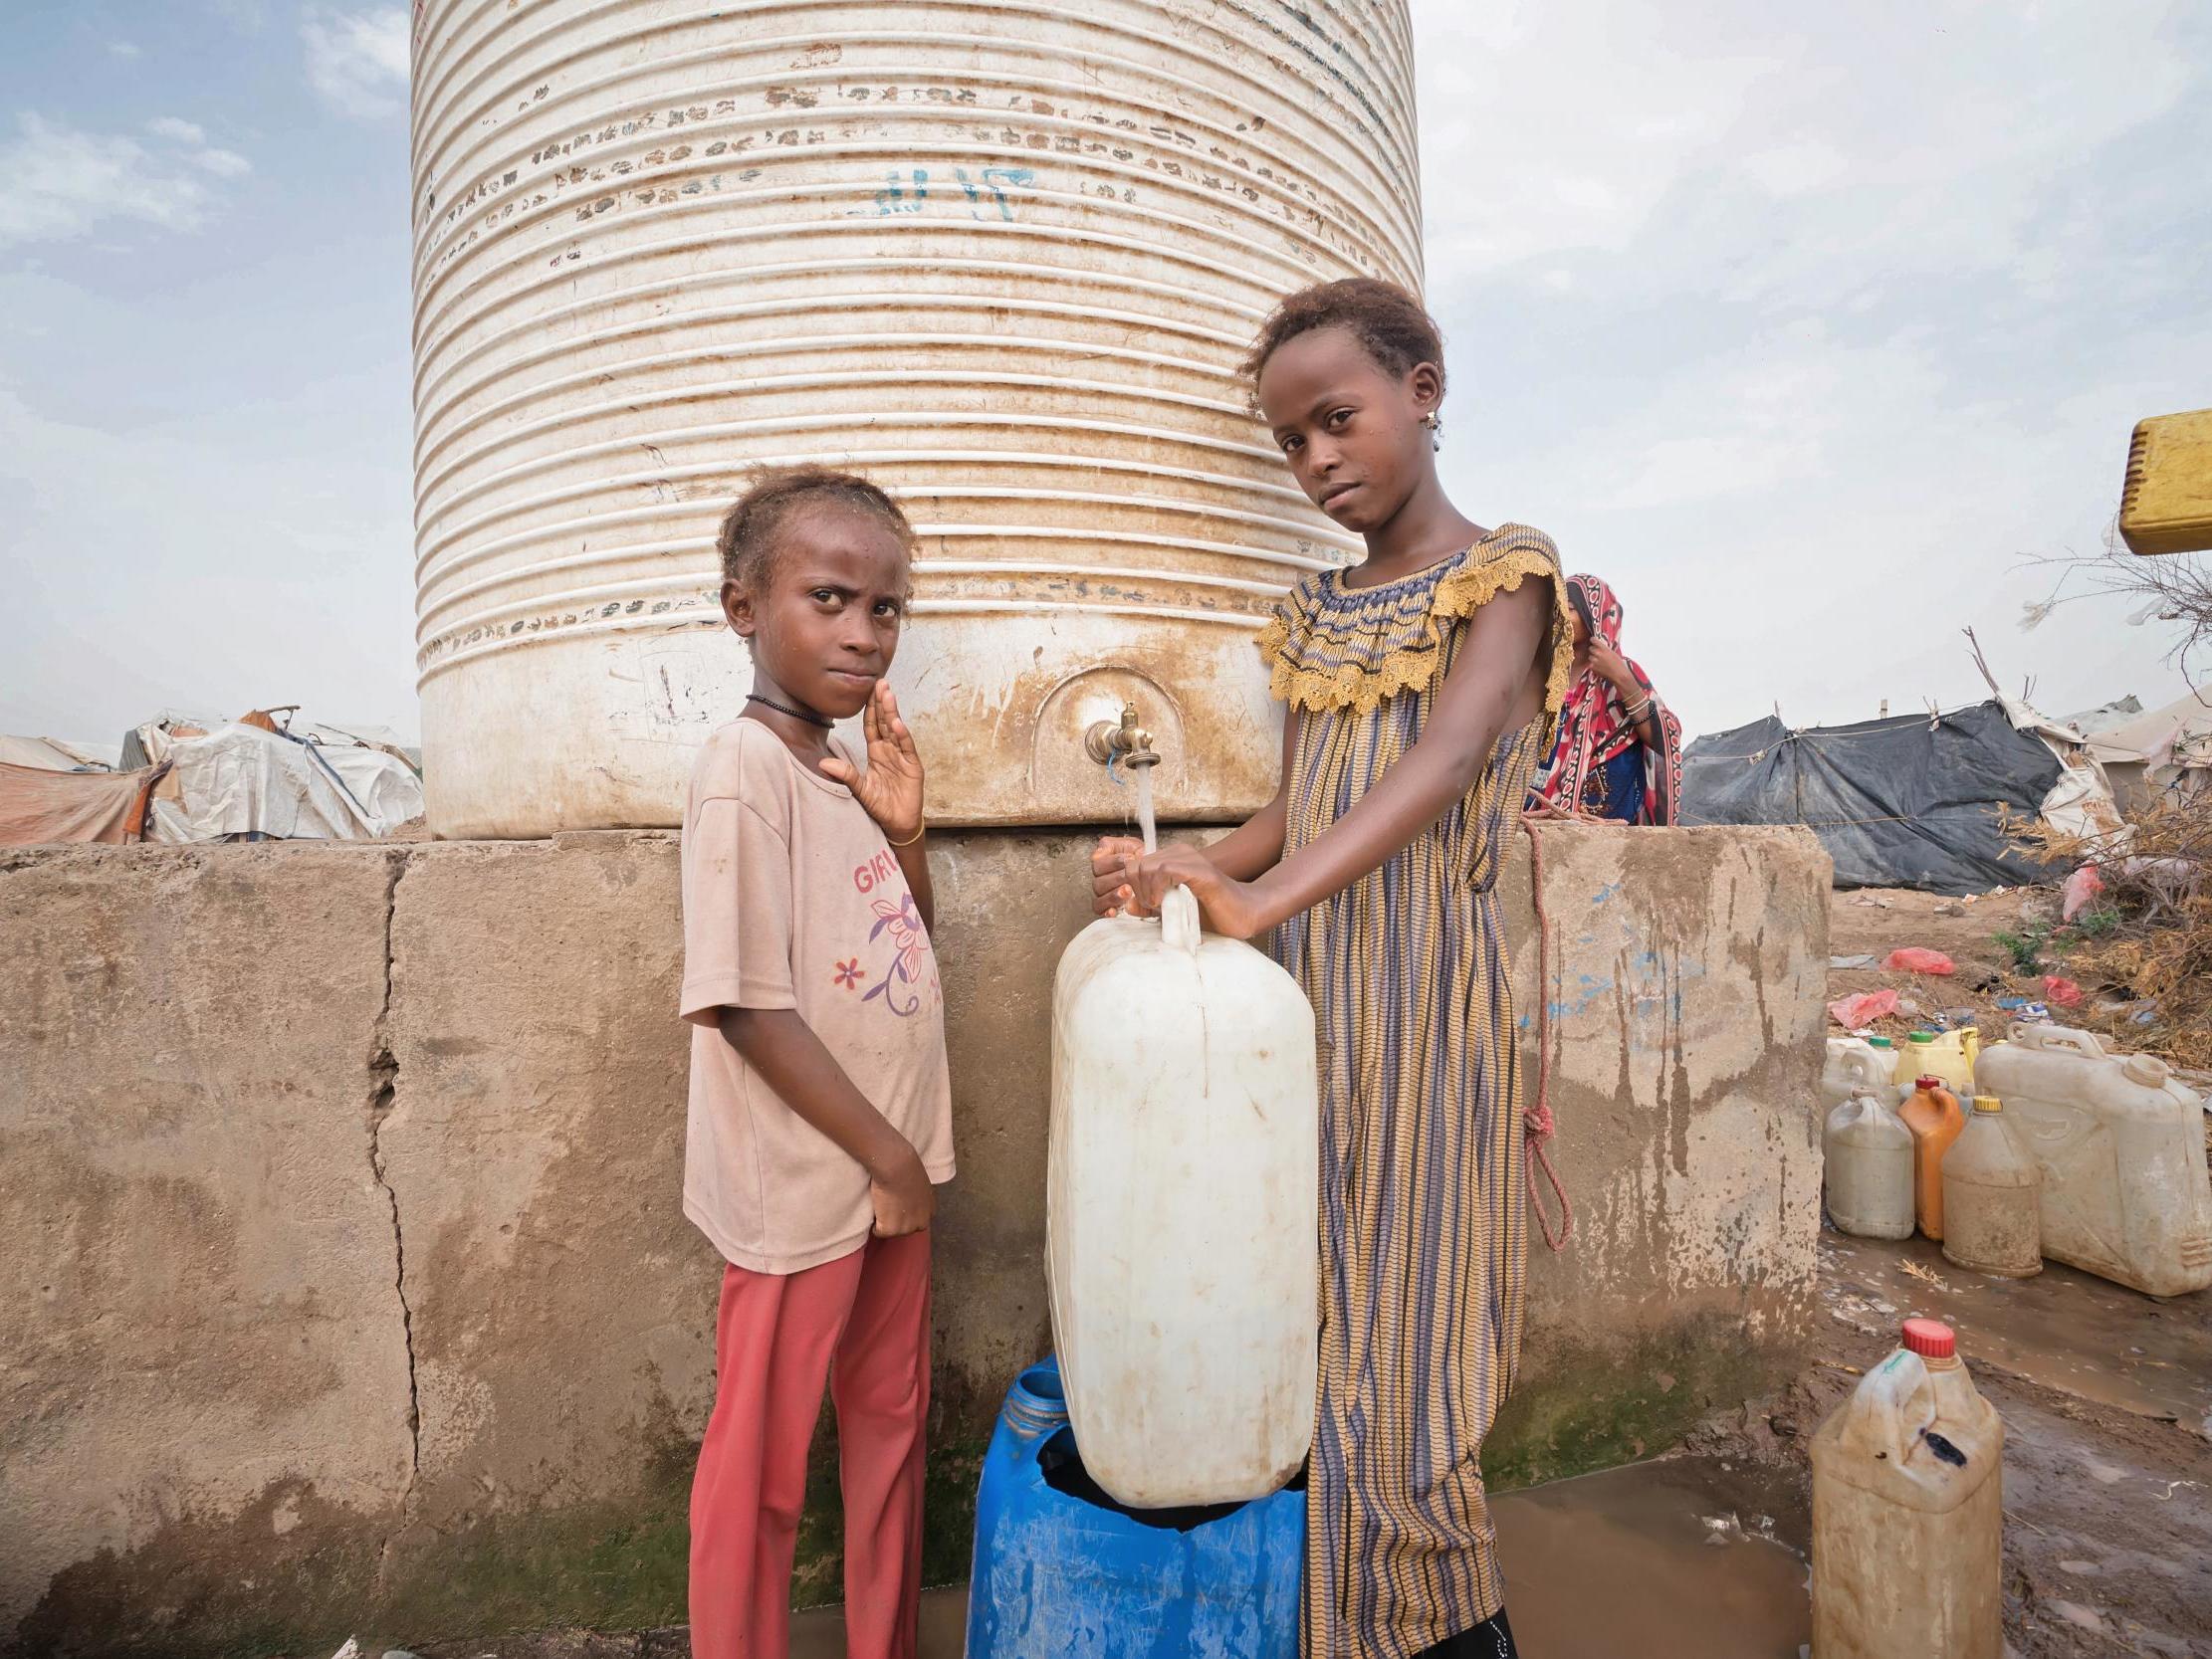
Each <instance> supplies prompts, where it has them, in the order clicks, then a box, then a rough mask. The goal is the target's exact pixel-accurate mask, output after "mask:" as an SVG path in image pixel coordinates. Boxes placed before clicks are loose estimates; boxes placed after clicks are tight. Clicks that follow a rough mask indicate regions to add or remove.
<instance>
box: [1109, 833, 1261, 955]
mask: <svg viewBox="0 0 2212 1659" xmlns="http://www.w3.org/2000/svg"><path fill="white" fill-rule="evenodd" d="M1128 870H1129V875H1128V877H1127V883H1128V885H1129V886H1130V887H1132V888H1134V889H1135V890H1136V891H1135V895H1134V897H1133V898H1132V899H1131V900H1130V910H1131V911H1132V913H1134V914H1136V915H1139V916H1157V915H1159V914H1160V904H1161V901H1162V900H1164V899H1166V898H1167V896H1168V895H1169V894H1170V893H1172V892H1174V891H1175V890H1176V889H1177V888H1179V887H1187V888H1189V889H1190V890H1191V896H1192V897H1193V898H1194V899H1196V900H1198V902H1199V914H1200V915H1201V917H1202V918H1203V919H1204V920H1205V923H1206V927H1207V931H1208V932H1210V933H1219V934H1220V935H1221V936H1222V937H1223V938H1250V937H1251V936H1252V935H1253V934H1254V933H1265V932H1266V931H1267V930H1268V929H1269V928H1271V927H1273V926H1274V922H1273V919H1271V918H1270V917H1269V916H1268V915H1267V914H1266V911H1265V908H1264V906H1263V904H1262V902H1261V895H1260V894H1259V892H1258V891H1257V890H1256V889H1255V888H1254V887H1253V886H1252V884H1251V883H1249V882H1239V881H1232V880H1230V879H1229V878H1228V877H1227V876H1224V875H1222V874H1221V871H1220V867H1219V866H1218V865H1217V864H1216V863H1215V862H1214V861H1213V860H1212V859H1210V858H1208V857H1207V856H1206V855H1205V854H1204V853H1202V852H1200V851H1199V850H1198V848H1196V847H1192V846H1184V845H1178V846H1174V847H1163V848H1161V849H1160V850H1159V851H1158V852H1157V853H1153V854H1151V855H1149V856H1147V857H1145V858H1142V859H1139V860H1138V861H1136V862H1135V863H1134V864H1132V865H1130V866H1128Z"/></svg>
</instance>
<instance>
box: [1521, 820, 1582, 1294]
mask: <svg viewBox="0 0 2212 1659" xmlns="http://www.w3.org/2000/svg"><path fill="white" fill-rule="evenodd" d="M1582 816H1584V814H1582V813H1581V812H1579V811H1562V810H1561V809H1560V808H1558V807H1556V806H1552V805H1550V804H1549V803H1547V804H1545V805H1543V806H1541V807H1538V808H1537V809H1536V810H1535V811H1533V812H1529V813H1526V814H1524V815H1523V816H1522V818H1521V827H1522V828H1523V829H1525V830H1527V831H1528V852H1529V888H1530V891H1531V892H1533V893H1534V894H1535V896H1536V1099H1535V1102H1534V1103H1533V1104H1532V1105H1529V1106H1525V1107H1523V1108H1522V1109H1521V1149H1522V1152H1523V1154H1524V1156H1525V1163H1526V1170H1527V1174H1528V1207H1529V1208H1530V1209H1531V1210H1533V1211H1534V1212H1535V1215H1536V1224H1537V1225H1538V1226H1539V1227H1541V1228H1542V1229H1543V1232H1544V1242H1545V1243H1546V1244H1548V1245H1550V1246H1551V1248H1552V1249H1553V1250H1554V1251H1558V1250H1564V1249H1565V1248H1566V1247H1567V1241H1568V1240H1569V1239H1570V1238H1572V1237H1574V1234H1575V1206H1574V1204H1573V1202H1572V1201H1571V1200H1570V1199H1569V1198H1568V1196H1567V1188H1566V1185H1565V1183H1564V1182H1562V1181H1561V1180H1560V1178H1559V1171H1558V1170H1556V1169H1554V1168H1553V1167H1552V1165H1551V1152H1550V1150H1549V1144H1550V1141H1551V1138H1552V1136H1553V1134H1554V1133H1555V1130H1554V1126H1553V1123H1552V1115H1551V989H1552V987H1551V919H1550V918H1549V917H1547V916H1546V915H1545V914H1544V838H1543V837H1542V836H1541V835H1540V834H1538V833H1537V829H1536V825H1537V823H1538V822H1539V821H1541V820H1547V819H1549V820H1554V821H1558V822H1562V823H1571V822H1573V821H1574V820H1576V819H1578V818H1581V817H1582ZM1538 1169H1542V1170H1543V1171H1544V1178H1545V1179H1546V1180H1548V1181H1550V1182H1551V1189H1552V1191H1553V1192H1554V1193H1555V1194H1557V1195H1558V1198H1559V1227H1558V1230H1557V1231H1556V1232H1554V1231H1553V1229H1552V1219H1551V1217H1550V1216H1549V1215H1547V1214H1546V1213H1545V1212H1544V1195H1543V1189H1542V1188H1541V1187H1539V1186H1538V1185H1537V1184H1536V1171H1537V1170H1538Z"/></svg>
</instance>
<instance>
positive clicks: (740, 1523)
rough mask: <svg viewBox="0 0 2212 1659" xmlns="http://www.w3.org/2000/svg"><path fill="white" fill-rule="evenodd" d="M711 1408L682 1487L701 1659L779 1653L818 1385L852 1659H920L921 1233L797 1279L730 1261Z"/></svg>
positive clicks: (925, 1284)
mask: <svg viewBox="0 0 2212 1659" xmlns="http://www.w3.org/2000/svg"><path fill="white" fill-rule="evenodd" d="M715 1361H716V1368H717V1374H716V1383H715V1408H714V1415H713V1416H712V1417H711V1418H710V1419H709V1420H708V1423H707V1437H706V1440H705V1442H704V1443H703V1444H702V1445H701V1446H700V1448H699V1472H698V1474H697V1476H696V1477H695V1478H694V1479H693V1481H692V1488H691V1651H692V1653H693V1655H694V1656H695V1659H785V1655H786V1654H787V1653H788V1651H789V1648H790V1601H791V1552H792V1550H793V1549H794V1547H795V1546H796V1543H797V1538H798V1517H799V1505H800V1500H801V1499H802V1497H803V1496H804V1493H805V1488H806V1447H807V1443H808V1442H809V1441H810V1440H812V1438H813V1435H814V1419H815V1417H816V1416H818V1415H819V1413H820V1410H821V1399H822V1383H823V1380H824V1379H825V1378H826V1379H827V1381H828V1384H829V1394H830V1399H831V1402H832V1403H833V1404H834V1405H835V1407H836V1411H837V1445H838V1453H839V1476H840V1484H841V1485H842V1486H843V1489H844V1499H845V1652H846V1654H847V1655H848V1659H914V1651H915V1621H916V1619H917V1618H918V1617H919V1614H920V1607H921V1593H922V1437H923V1427H924V1421H925V1419H926V1418H927V1417H928V1415H929V1406H930V1236H929V1234H928V1233H927V1232H920V1233H909V1234H907V1235H906V1236H905V1237H903V1238H872V1239H870V1240H869V1241H868V1242H867V1243H866V1244H865V1245H863V1246H862V1247H861V1248H860V1249H858V1250H855V1251H854V1252H853V1253H852V1254H851V1255H849V1256H841V1257H839V1258H838V1259H837V1260H836V1261H833V1262H824V1263H823V1264H822V1265H821V1266H820V1267H811V1268H808V1269H806V1270H805V1271H804V1272H803V1273H792V1274H783V1275H778V1274H767V1273H749V1272H747V1271H746V1270H745V1269H744V1268H741V1267H731V1266H727V1265H726V1266H725V1268H724V1270H723V1275H722V1310H721V1313H720V1316H719V1317H718V1319H717V1321H716V1325H715Z"/></svg>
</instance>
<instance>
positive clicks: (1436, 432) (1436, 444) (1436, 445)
mask: <svg viewBox="0 0 2212 1659" xmlns="http://www.w3.org/2000/svg"><path fill="white" fill-rule="evenodd" d="M1421 424H1422V425H1423V426H1426V427H1427V428H1428V429H1429V447H1430V448H1431V449H1432V450H1441V449H1442V448H1443V416H1441V415H1439V414H1438V413H1437V411H1436V410H1434V409H1432V410H1430V411H1429V413H1428V414H1426V415H1424V416H1422V417H1421Z"/></svg>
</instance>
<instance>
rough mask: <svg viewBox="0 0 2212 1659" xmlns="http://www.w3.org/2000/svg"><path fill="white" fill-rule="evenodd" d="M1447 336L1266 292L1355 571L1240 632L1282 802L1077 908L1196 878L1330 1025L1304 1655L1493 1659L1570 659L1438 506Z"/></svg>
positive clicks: (1280, 371)
mask: <svg viewBox="0 0 2212 1659" xmlns="http://www.w3.org/2000/svg"><path fill="white" fill-rule="evenodd" d="M1442 358H1443V354H1442V342H1441V340H1440V338H1439V336H1438V331H1437V325H1436V323H1435V322H1434V321H1433V320H1432V319H1431V318H1430V317H1429V315H1428V313H1427V312H1426V311H1423V310H1422V308H1421V306H1420V305H1419V303H1418V302H1416V301H1415V300H1414V299H1413V298H1412V297H1411V296H1410V295H1408V294H1406V293H1405V292H1404V291H1403V290H1401V289H1399V288H1396V287H1393V286H1392V285H1390V284H1388V283H1381V282H1375V281H1369V280H1356V281H1349V282H1338V283H1328V284H1324V285H1321V286H1319V287H1316V288H1311V289H1307V290H1304V291H1302V292H1300V293H1298V294H1294V295H1292V296H1291V297H1290V298H1289V299H1287V300H1285V301H1284V302H1283V303H1282V305H1281V306H1280V307H1279V308H1278V309H1277V310H1276V311H1275V312H1274V314H1273V315H1272V316H1270V317H1269V318H1268V320H1267V322H1266V324H1265V326H1264V327H1263V328H1262V330H1261V332H1260V336H1259V339H1258V341H1257V343H1256V345H1255V346H1254V349H1253V351H1252V355H1251V357H1250V359H1249V360H1248V362H1247V363H1246V369H1247V372H1248V373H1249V374H1250V375H1251V377H1252V380H1253V384H1254V389H1255V392H1256V400H1257V402H1258V405H1259V407H1260V410H1261V413H1262V414H1263V416H1264V417H1265V419H1266V421H1267V424H1268V426H1269V427H1270V428H1271V429H1272V431H1273V433H1274V438H1275V442H1276V443H1277V444H1278V445H1279V446H1280V448H1281V450H1282V453H1283V459H1284V460H1285V462H1286V463H1288V465H1289V467H1290V470H1291V472H1292V474H1293V475H1295V477H1296V478H1297V480H1298V482H1299V484H1300V485H1301V486H1302V487H1303V488H1304V490H1305V492H1306V494H1307V496H1308V497H1310V498H1311V499H1312V500H1313V502H1314V503H1315V504H1316V505H1317V506H1318V507H1319V508H1320V509H1321V511H1322V512H1324V513H1326V514H1327V515H1328V516H1329V517H1330V518H1332V519H1334V520H1335V521H1336V522H1337V523H1339V524H1342V525H1343V526H1344V527H1345V528H1346V529H1350V530H1356V531H1358V532H1359V533H1360V534H1361V535H1362V536H1363V537H1364V538H1365V540H1366V542H1367V557H1366V559H1365V560H1364V561H1363V562H1362V563H1360V564H1357V565H1354V566H1352V567H1351V568H1349V569H1342V570H1327V571H1323V572H1320V573H1318V574H1315V575H1312V576H1309V577H1307V578H1306V579H1305V580H1304V581H1302V582H1301V583H1299V585H1298V586H1297V587H1296V588H1295V589H1294V590H1293V591H1292V593H1291V595H1290V597H1289V599H1288V601H1287V602H1286V603H1285V604H1284V606H1283V607H1282V609H1281V611H1280V612H1279V613H1278V615H1277V616H1276V618H1275V620H1274V622H1273V623H1272V624H1271V625H1270V626H1269V627H1268V628H1267V629H1266V631H1265V632H1264V633H1263V634H1262V635H1261V636H1260V649H1261V651H1262V652H1263V653H1264V654H1265V656H1266V659H1267V662H1268V666H1269V673H1270V675H1271V678H1272V686H1273V691H1274V695H1275V696H1276V697H1277V698H1279V699H1280V700H1281V701H1282V702H1283V704H1284V705H1285V706H1286V719H1285V722H1284V731H1283V775H1282V786H1281V788H1280V790H1279V791H1278V792H1277V793H1276V796H1275V799H1274V801H1273V802H1272V803H1271V804H1270V805H1269V806H1268V807H1267V808H1266V810H1265V811H1263V812H1261V813H1260V814H1259V816H1258V817H1256V818H1254V819H1252V820H1251V822H1249V823H1247V824H1245V825H1244V826H1243V827H1242V828H1241V829H1238V830H1236V831H1235V832H1234V833H1232V834H1230V835H1229V836H1227V837H1226V838H1224V839H1223V840H1221V841H1218V842H1217V843H1216V844H1215V845H1213V846H1212V847H1209V848H1207V849H1205V850H1204V851H1203V852H1202V851H1200V850H1197V849H1194V848H1189V847H1170V848H1166V849H1163V850H1162V851H1161V852H1159V853H1158V854H1156V855H1154V856H1152V857H1149V858H1146V857H1143V856H1142V849H1141V848H1140V847H1138V846H1137V845H1136V844H1135V843H1133V842H1130V841H1128V840H1125V839H1121V838H1110V839H1108V840H1106V841H1104V842H1102V843H1101V844H1100V847H1099V851H1098V853H1097V855H1096V856H1095V858H1094V861H1093V875H1094V879H1095V889H1096V897H1097V905H1098V908H1099V910H1100V911H1101V912H1103V913H1105V914H1112V913H1113V912H1115V911H1116V910H1119V909H1127V910H1130V911H1133V912H1135V913H1137V914H1140V915H1144V914H1151V913H1152V912H1153V911H1155V910H1157V908H1158V906H1159V904H1160V901H1161V899H1162V897H1163V896H1164V895H1165V894H1166V893H1167V891H1168V890H1169V889H1170V888H1174V887H1184V886H1187V887H1189V888H1190V889H1191V890H1192V891H1193V892H1194V893H1195V894H1196V895H1197V896H1198V899H1199V902H1200V905H1201V906H1202V907H1203V909H1204V911H1205V914H1206V920H1207V924H1208V926H1209V927H1210V928H1212V929H1213V930H1215V931H1216V932H1217V933H1225V934H1228V935H1230V936H1232V937H1236V938H1253V937H1257V936H1259V935H1261V934H1268V935H1270V941H1271V947H1272V950H1273V953H1274V955H1275V958H1276V960H1278V961H1280V962H1281V963H1282V964H1283V966H1284V967H1286V968H1287V969H1289V970H1290V972H1291V973H1293V974H1294V975H1296V976H1297V978H1298V980H1299V982H1300V983H1301V984H1302V985H1303V986H1304V988H1305V991H1306V994H1307V995H1308V996H1309V997H1310V998H1312V1001H1313V1005H1314V1011H1315V1013H1316V1015H1317V1016H1318V1023H1319V1029H1320V1035H1321V1056H1320V1059H1321V1123H1322V1130H1321V1148H1320V1152H1321V1238H1320V1250H1321V1309H1320V1317H1321V1330H1320V1339H1321V1340H1320V1355H1321V1374H1320V1387H1319V1397H1318V1406H1317V1411H1316V1423H1315V1430H1314V1445H1313V1453H1312V1458H1311V1461H1310V1463H1309V1466H1308V1485H1307V1493H1308V1496H1307V1506H1308V1514H1309V1516H1310V1522H1309V1528H1308V1543H1307V1552H1306V1575H1305V1587H1304V1606H1305V1643H1304V1650H1305V1653H1306V1655H1307V1659H1369V1656H1375V1659H1414V1656H1416V1655H1423V1654H1445V1655H1480V1656H1482V1659H1507V1656H1510V1655H1512V1653H1513V1651H1514V1650H1513V1642H1512V1635H1511V1632H1510V1629H1509V1627H1508V1625H1507V1623H1506V1619H1505V1610H1504V1589H1503V1585H1502V1583H1501V1581H1500V1578H1499V1573H1498V1563H1497V1553H1496V1539H1495V1535H1494V1533H1493V1532H1492V1530H1491V1525H1490V1513H1489V1506H1488V1503H1487V1500H1486V1498H1485V1495H1484V1491H1483V1485H1482V1473H1481V1466H1480V1457H1481V1451H1482V1440H1483V1437H1484V1435H1485V1434H1486V1433H1487V1432H1488V1430H1489V1426H1490V1422H1491V1419H1492V1418H1493V1417H1494V1416H1495V1415H1496V1412H1497V1409H1498V1407H1499V1405H1500V1404H1501V1403H1502V1402H1503V1401H1504V1399H1505V1396H1506V1393H1507V1391H1508V1390H1509V1389H1510V1388H1511V1386H1512V1381H1513V1367H1514V1363H1515V1360H1516V1358H1517V1355H1518V1352H1519V1348H1520V1337H1521V1315H1522V1303H1523V1283H1524V1278H1523V1254H1522V1245H1523V1224H1524V1199H1523V1196H1522V1162H1521V1159H1522V1149H1521V1080H1520V1075H1519V1068H1518V1061H1517V1056H1516V1052H1515V1049H1514V1044H1513V1019H1512V999H1511V991H1510V989H1509V986H1508V983H1507V978H1508V963H1507V961H1506V957H1505V951H1504V946H1503V932H1502V928H1501V925H1500V918H1499V914H1498V906H1497V898H1496V883H1497V875H1498V869H1499V866H1500V865H1501V863H1502V862H1503V861H1504V859H1505V857H1506V856H1507V854H1508V853H1509V852H1510V850H1511V849H1512V846H1513V844H1514V840H1515V836H1514V833H1513V832H1514V830H1515V827H1516V826H1517V824H1518V822H1519V818H1520V812H1521V805H1522V802H1523V800H1524V799H1525V797H1526V795H1527V792H1528V787H1529V778H1530V773H1531V771H1532V770H1533V768H1534V766H1535V764H1536V762H1537V761H1539V760H1540V759H1542V758H1544V757H1545V756H1547V755H1548V754H1549V753H1550V752H1551V747H1552V740H1553V726H1554V722H1555V720H1556V718H1557V715H1558V713H1559V709H1560V705H1561V700H1562V698H1563V697H1564V695H1565V693H1566V690H1567V680H1568V672H1569V668H1570V663H1571V659H1572V655H1573V644H1572V635H1571V631H1570V623H1569V613H1568V608H1567V599H1566V596H1565V593H1564V588H1563V584H1562V582H1561V580H1560V570H1559V559H1558V554H1557V553H1556V551H1555V550H1554V549H1553V547H1552V544H1551V542H1550V540H1549V539H1548V538H1547V537H1546V536H1544V535H1543V534H1542V533H1541V532H1539V531H1537V530H1533V529H1530V528H1528V527H1526V526H1525V525H1520V524H1502V525H1499V526H1498V527H1496V528H1494V529H1486V528H1484V527H1482V526H1481V525H1479V524H1476V523H1474V522H1473V521H1472V520H1471V519H1469V518H1466V517H1465V515H1463V514H1461V513H1460V512H1459V511H1458V510H1457V509H1456V508H1454V507H1453V506H1452V505H1451V503H1450V502H1449V501H1447V500H1446V499H1445V498H1444V494H1443V489H1442V486H1441V485H1440V484H1439V483H1438V478H1437V466H1436V456H1435V449H1436V441H1435V438H1436V432H1437V428H1438V407H1439V405H1440V404H1441V403H1442V401H1443V394H1444V371H1443V360H1442Z"/></svg>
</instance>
